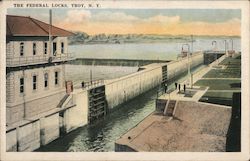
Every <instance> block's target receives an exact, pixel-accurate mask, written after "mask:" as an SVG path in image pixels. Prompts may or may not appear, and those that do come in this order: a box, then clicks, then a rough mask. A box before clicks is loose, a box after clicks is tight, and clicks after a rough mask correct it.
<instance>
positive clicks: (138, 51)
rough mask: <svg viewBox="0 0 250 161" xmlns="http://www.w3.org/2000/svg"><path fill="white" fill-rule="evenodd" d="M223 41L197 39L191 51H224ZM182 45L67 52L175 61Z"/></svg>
mask: <svg viewBox="0 0 250 161" xmlns="http://www.w3.org/2000/svg"><path fill="white" fill-rule="evenodd" d="M224 40H225V38H214V39H211V38H197V39H195V42H194V43H193V51H202V50H213V49H215V48H216V49H217V50H221V51H225V43H224ZM212 41H216V42H217V45H215V43H214V45H213V46H212ZM227 42H228V43H227V49H228V50H231V49H232V43H231V41H230V40H229V39H227ZM183 44H184V43H183V42H179V41H177V40H175V41H173V42H168V43H128V44H91V45H89V44H83V45H70V46H69V51H70V52H72V53H73V54H74V56H75V57H77V58H100V59H101V58H103V59H150V60H158V59H159V60H176V58H177V54H180V53H181V50H182V45H183ZM189 44H191V43H189ZM240 48H241V42H240V39H239V38H233V49H234V50H236V51H240ZM183 49H184V50H188V47H187V46H184V47H183ZM190 50H191V46H190Z"/></svg>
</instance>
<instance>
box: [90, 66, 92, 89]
mask: <svg viewBox="0 0 250 161" xmlns="http://www.w3.org/2000/svg"><path fill="white" fill-rule="evenodd" d="M90 84H91V85H92V69H90Z"/></svg>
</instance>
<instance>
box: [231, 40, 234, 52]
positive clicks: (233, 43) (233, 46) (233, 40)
mask: <svg viewBox="0 0 250 161" xmlns="http://www.w3.org/2000/svg"><path fill="white" fill-rule="evenodd" d="M230 40H231V41H232V51H233V50H234V40H233V39H232V38H231V39H230Z"/></svg>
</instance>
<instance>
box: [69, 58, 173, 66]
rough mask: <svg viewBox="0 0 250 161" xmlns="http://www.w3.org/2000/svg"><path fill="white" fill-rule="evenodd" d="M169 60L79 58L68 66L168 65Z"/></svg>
mask: <svg viewBox="0 0 250 161" xmlns="http://www.w3.org/2000/svg"><path fill="white" fill-rule="evenodd" d="M166 62H169V61H168V60H144V59H97V58H95V59H94V58H77V59H76V60H72V61H70V62H69V63H68V64H73V65H102V66H144V65H148V64H152V63H166Z"/></svg>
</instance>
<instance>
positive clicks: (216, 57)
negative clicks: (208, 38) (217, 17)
mask: <svg viewBox="0 0 250 161" xmlns="http://www.w3.org/2000/svg"><path fill="white" fill-rule="evenodd" d="M214 44H215V47H214V52H216V50H217V41H215V40H214V41H212V47H213V45H214ZM217 59H218V56H217V53H215V61H217Z"/></svg>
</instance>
